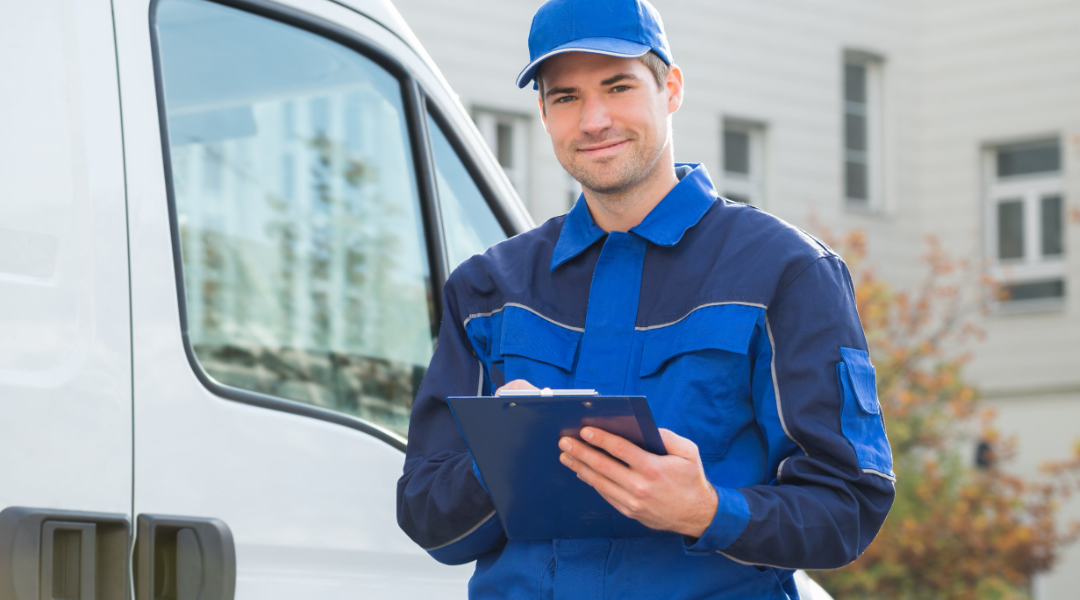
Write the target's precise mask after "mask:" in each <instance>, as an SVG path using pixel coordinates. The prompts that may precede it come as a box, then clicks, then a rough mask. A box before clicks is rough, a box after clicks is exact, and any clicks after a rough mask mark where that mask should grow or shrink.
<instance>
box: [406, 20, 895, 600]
mask: <svg viewBox="0 0 1080 600" xmlns="http://www.w3.org/2000/svg"><path fill="white" fill-rule="evenodd" d="M529 50H530V54H531V61H530V63H529V65H528V66H527V67H526V68H525V70H524V71H523V72H522V73H521V75H520V76H519V78H518V85H519V87H524V86H525V85H527V84H528V83H530V82H534V81H535V84H536V86H537V88H538V89H539V91H540V97H539V105H540V113H541V118H542V119H543V121H544V126H545V128H546V129H547V131H548V133H549V134H550V136H551V140H552V146H553V148H554V150H555V154H556V156H557V157H558V158H559V161H560V163H561V164H562V165H563V167H564V168H565V169H566V170H567V171H568V172H569V173H570V174H571V175H573V176H574V177H575V178H576V179H577V180H578V181H579V182H581V185H582V188H583V190H584V193H583V195H582V197H581V198H580V199H579V200H578V202H577V204H576V205H575V206H574V207H573V209H571V211H570V212H569V213H568V214H567V215H565V216H562V217H557V218H554V219H552V220H550V221H548V222H547V223H545V224H543V225H541V226H540V227H538V228H537V229H535V230H533V231H531V232H528V233H526V234H523V235H519V236H517V237H515V238H512V239H510V240H508V241H506V242H503V243H501V244H498V245H496V246H495V247H493V248H491V249H490V250H489V251H487V252H486V253H484V254H483V255H479V256H475V257H473V258H471V259H470V260H468V261H466V262H465V263H464V264H462V265H461V266H460V267H459V268H458V269H457V270H456V271H455V272H454V274H453V275H451V277H450V278H449V281H447V283H446V286H445V288H444V296H445V307H446V312H445V315H444V317H443V320H442V326H441V330H440V334H439V344H438V349H437V350H436V352H435V356H434V357H433V358H432V361H431V366H430V369H429V370H428V373H427V376H426V378H425V379H424V382H423V384H422V385H421V388H420V391H419V394H418V396H417V399H416V403H415V406H414V408H413V413H412V421H411V425H410V432H409V433H410V437H409V447H408V451H407V454H406V461H405V468H404V474H403V476H402V478H401V480H400V482H399V485H398V517H399V522H400V524H401V527H402V528H403V529H404V530H405V531H406V532H407V533H408V534H409V535H410V536H411V537H412V538H413V539H414V540H415V541H416V542H417V543H418V544H420V545H421V546H422V547H424V548H425V549H426V550H427V551H428V552H429V553H430V554H431V555H432V556H433V557H435V558H436V559H438V560H440V561H443V562H446V563H451V564H459V563H464V562H469V561H473V560H476V571H475V573H474V575H473V578H472V580H471V581H470V584H469V593H470V597H471V598H509V597H513V598H551V597H554V598H706V597H707V598H789V597H797V593H796V591H795V585H794V582H793V580H792V571H791V570H792V569H798V568H834V567H839V566H841V565H844V564H846V563H848V562H850V561H851V560H853V559H855V558H856V557H857V556H858V555H859V554H860V553H861V552H862V551H863V550H864V549H865V548H866V546H867V545H868V544H869V543H870V541H871V540H872V539H873V537H874V535H876V533H877V531H878V529H879V528H880V526H881V524H882V522H883V521H884V518H885V515H886V513H887V512H888V509H889V507H890V506H891V504H892V499H893V495H894V488H893V481H894V477H893V474H892V457H891V453H890V450H889V446H888V441H887V440H886V438H885V431H884V425H883V421H882V418H881V414H880V412H881V411H880V407H879V405H878V402H877V397H876V391H875V385H874V372H873V367H872V366H871V364H870V360H869V355H868V354H867V352H866V340H865V337H864V335H863V332H862V328H861V325H860V323H859V318H858V314H857V313H856V310H855V304H854V292H853V289H852V284H851V279H850V276H849V274H848V271H847V268H846V267H845V265H844V264H843V262H842V261H841V259H840V257H838V256H837V255H836V254H835V253H833V252H832V251H831V250H830V249H829V248H828V247H826V246H825V245H824V244H822V243H820V242H819V241H817V240H815V239H814V238H812V237H810V236H809V235H807V234H805V233H803V232H801V231H799V230H798V229H795V228H793V227H791V226H790V225H787V224H786V223H783V222H782V221H780V220H778V219H776V218H774V217H771V216H769V215H767V214H765V213H763V212H760V211H758V210H756V209H754V208H753V207H748V206H744V205H739V204H736V203H732V202H729V201H726V200H722V199H718V198H717V196H716V192H715V191H714V189H713V186H712V182H711V181H710V180H709V176H708V174H707V173H706V172H705V169H704V168H703V167H701V166H697V165H676V164H675V163H674V154H673V147H672V139H671V114H672V113H674V112H675V111H676V110H678V108H679V106H680V104H681V102H682V97H683V80H682V73H681V71H680V70H679V68H678V67H677V66H675V65H674V64H673V63H672V59H671V53H670V50H669V48H668V44H667V39H666V37H665V34H664V31H663V27H662V24H661V21H660V17H659V15H658V14H657V13H656V11H655V9H653V7H652V6H651V5H649V4H648V3H647V2H645V1H644V0H588V1H586V0H577V1H576V2H575V1H574V0H551V1H549V2H547V3H546V4H544V5H543V6H542V7H541V8H540V9H539V11H538V12H537V13H536V16H535V17H534V19H533V24H532V29H531V31H530V34H529ZM504 386H505V387H513V388H519V387H532V386H543V387H552V388H560V387H575V388H595V389H597V390H598V391H600V392H601V393H603V394H640V395H644V396H646V397H647V398H648V399H649V403H650V406H651V408H652V410H653V413H654V416H655V418H656V421H657V424H658V425H659V426H660V427H662V428H665V429H663V430H662V431H661V433H662V437H663V440H664V444H665V446H666V447H667V450H668V452H669V454H668V456H663V457H661V456H655V455H652V454H649V453H647V452H645V451H643V450H641V449H639V448H637V447H635V446H633V445H631V444H629V443H628V442H626V441H625V440H623V439H621V438H618V437H616V436H614V435H612V434H609V433H606V432H604V431H600V430H598V429H595V428H584V429H583V430H582V432H581V435H582V438H584V439H585V440H586V441H587V442H588V443H582V442H580V441H576V440H573V439H570V438H563V439H562V440H560V442H559V448H560V449H561V453H560V454H559V459H560V460H561V461H562V462H563V464H565V465H566V466H567V467H568V468H570V469H573V470H574V471H575V472H576V473H577V474H578V476H579V477H580V478H581V479H582V480H584V481H585V482H586V483H588V484H590V485H592V486H593V487H594V488H595V489H596V490H597V492H599V493H600V495H601V496H603V497H604V498H605V499H607V500H608V502H610V503H611V504H612V505H613V506H614V507H615V508H616V509H618V510H619V511H621V512H622V513H623V514H625V515H627V516H629V517H631V518H634V519H637V520H639V521H641V522H642V523H644V524H645V525H648V526H649V527H651V528H653V529H658V530H666V531H670V532H675V533H678V534H681V535H671V536H666V537H654V538H636V539H584V540H550V541H522V540H507V539H506V538H505V536H504V535H503V531H502V528H501V526H500V524H499V520H498V518H497V517H496V515H495V511H494V508H493V506H492V504H491V500H490V498H489V497H488V494H487V493H486V491H485V490H484V487H483V483H482V481H481V480H480V478H479V473H478V472H477V470H476V467H475V464H474V462H473V460H472V457H471V455H470V454H469V452H468V449H467V448H466V445H465V443H464V441H463V439H462V437H461V434H460V433H459V431H458V429H457V427H456V425H455V422H454V419H453V416H452V415H451V413H450V411H449V409H448V407H447V404H446V402H445V399H446V397H448V396H455V395H475V394H491V393H492V392H496V391H498V390H500V389H501V388H503V387H504ZM597 448H600V449H603V450H605V451H607V452H608V453H610V455H611V456H608V455H606V454H604V453H602V452H600V451H598V450H597ZM553 450H554V449H553ZM554 454H555V453H554V452H553V457H554ZM612 456H613V457H614V459H613V458H612ZM615 459H619V460H615Z"/></svg>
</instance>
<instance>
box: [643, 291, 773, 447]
mask: <svg viewBox="0 0 1080 600" xmlns="http://www.w3.org/2000/svg"><path fill="white" fill-rule="evenodd" d="M760 313H761V309H759V308H757V307H753V306H744V305H738V304H725V305H718V306H708V307H705V308H700V309H698V310H696V311H694V312H692V313H690V315H689V316H687V317H686V318H685V319H683V320H681V321H679V322H678V323H675V324H673V325H668V326H664V327H658V328H656V329H650V330H648V331H647V332H646V334H645V341H644V347H643V349H642V356H641V368H640V372H639V375H640V377H641V390H642V392H643V393H644V394H645V395H646V396H647V397H648V398H649V405H650V407H651V408H652V410H653V413H654V415H655V417H656V421H657V425H659V426H660V427H666V428H668V429H671V430H672V431H674V432H675V433H678V434H679V435H682V436H685V437H688V438H690V439H691V440H692V441H693V442H694V443H696V444H697V445H698V449H699V450H700V452H701V457H702V459H703V460H720V459H722V458H723V457H724V455H725V454H727V449H728V447H729V446H730V445H731V440H732V439H733V438H734V437H735V436H736V435H737V434H738V433H739V432H740V431H742V430H743V429H744V428H745V427H747V426H749V425H752V424H753V423H754V410H753V401H752V399H751V395H750V376H751V357H749V356H748V351H749V347H750V341H751V339H752V338H753V335H754V329H755V325H756V323H757V321H758V317H759V316H760Z"/></svg>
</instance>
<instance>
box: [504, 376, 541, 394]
mask: <svg viewBox="0 0 1080 600" xmlns="http://www.w3.org/2000/svg"><path fill="white" fill-rule="evenodd" d="M538 389H540V388H538V387H536V386H535V385H533V384H531V383H529V382H528V381H525V380H524V379H515V380H513V381H511V382H509V383H507V384H506V385H504V386H502V387H501V388H499V389H497V390H495V395H496V396H501V395H502V391H503V390H538Z"/></svg>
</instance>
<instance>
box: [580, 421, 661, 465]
mask: <svg viewBox="0 0 1080 600" xmlns="http://www.w3.org/2000/svg"><path fill="white" fill-rule="evenodd" d="M581 439H583V440H585V441H586V442H589V443H590V444H592V445H593V446H596V447H597V448H603V449H604V450H606V451H607V453H608V454H610V455H612V456H614V457H615V458H617V459H619V460H621V461H623V462H624V463H626V464H628V465H630V467H631V468H634V469H640V468H642V467H643V466H645V463H647V462H649V460H651V459H653V458H656V455H655V454H652V453H651V452H647V451H645V450H642V449H641V448H638V447H637V446H636V445H634V444H633V442H630V441H627V440H626V439H625V438H621V437H619V436H617V435H615V434H613V433H608V432H606V431H604V430H603V429H597V428H595V427H583V428H582V429H581Z"/></svg>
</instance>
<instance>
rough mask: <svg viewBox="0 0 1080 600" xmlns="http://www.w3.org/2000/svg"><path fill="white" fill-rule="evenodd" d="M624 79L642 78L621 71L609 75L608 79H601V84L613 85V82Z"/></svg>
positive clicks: (636, 79)
mask: <svg viewBox="0 0 1080 600" xmlns="http://www.w3.org/2000/svg"><path fill="white" fill-rule="evenodd" d="M624 79H632V80H634V81H639V80H640V78H639V77H638V76H637V75H634V74H633V73H619V74H618V75H612V76H611V77H608V78H607V79H605V80H603V81H601V82H600V85H611V84H613V83H618V82H620V81H622V80H624Z"/></svg>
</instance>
